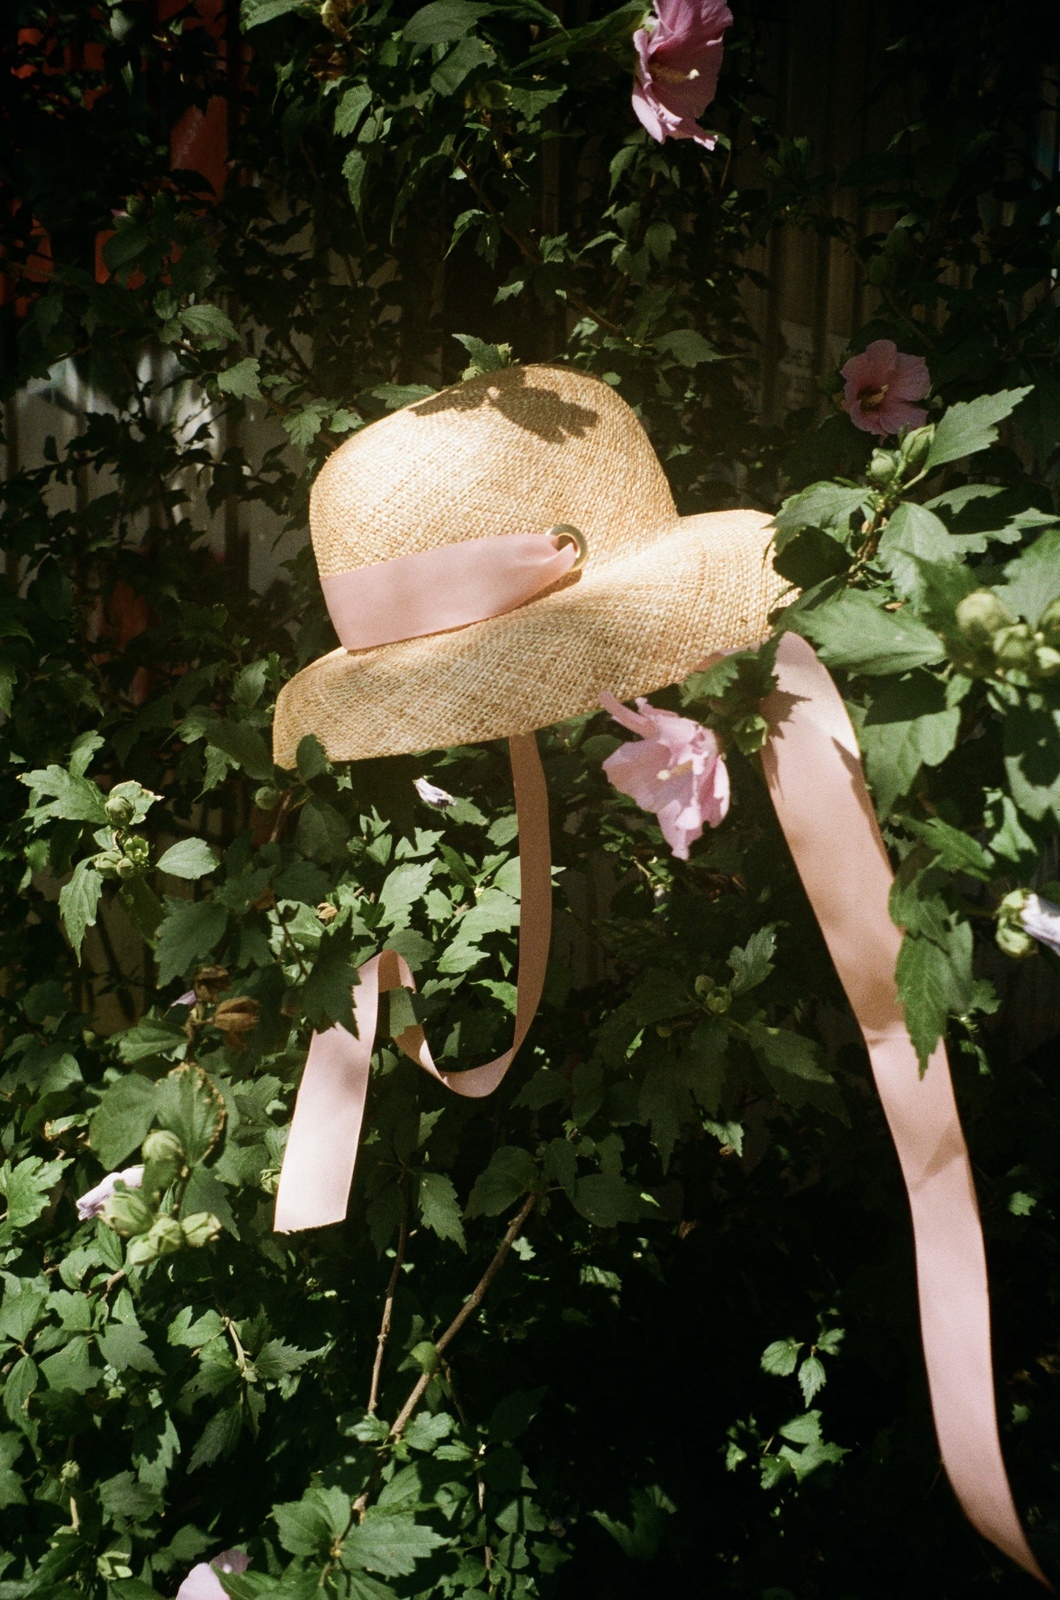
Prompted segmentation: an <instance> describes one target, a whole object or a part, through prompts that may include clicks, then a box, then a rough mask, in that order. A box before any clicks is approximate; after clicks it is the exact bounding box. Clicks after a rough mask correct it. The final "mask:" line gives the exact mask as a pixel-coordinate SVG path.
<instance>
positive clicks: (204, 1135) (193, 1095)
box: [155, 1062, 225, 1167]
mask: <svg viewBox="0 0 1060 1600" xmlns="http://www.w3.org/2000/svg"><path fill="white" fill-rule="evenodd" d="M155 1115H156V1117H157V1119H158V1125H159V1127H160V1128H167V1129H168V1130H169V1132H170V1133H175V1134H176V1136H177V1138H178V1139H179V1140H180V1142H181V1144H182V1145H183V1146H184V1154H185V1157H186V1159H187V1163H188V1165H189V1166H191V1167H194V1166H198V1164H199V1163H200V1162H201V1161H205V1160H206V1157H207V1156H208V1155H209V1153H210V1151H211V1150H212V1149H213V1147H214V1145H215V1144H216V1143H217V1140H218V1139H219V1138H220V1136H221V1129H222V1128H223V1127H224V1122H225V1103H224V1099H223V1098H222V1096H221V1093H220V1091H219V1090H218V1089H217V1088H216V1087H215V1085H214V1084H213V1082H212V1081H211V1079H210V1078H209V1077H208V1076H207V1075H206V1073H205V1072H204V1071H203V1069H202V1068H201V1067H200V1066H197V1065H196V1064H195V1063H194V1062H188V1063H186V1064H185V1065H183V1066H180V1067H175V1068H174V1069H173V1071H172V1072H170V1073H168V1074H167V1075H166V1077H164V1078H163V1079H162V1081H161V1083H159V1084H158V1085H157V1087H156V1090H155Z"/></svg>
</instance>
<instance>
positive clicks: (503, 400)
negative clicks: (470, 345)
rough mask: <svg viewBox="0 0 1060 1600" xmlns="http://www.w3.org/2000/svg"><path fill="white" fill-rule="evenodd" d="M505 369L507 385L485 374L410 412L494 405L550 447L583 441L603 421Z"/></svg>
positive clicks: (512, 369)
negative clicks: (570, 441)
mask: <svg viewBox="0 0 1060 1600" xmlns="http://www.w3.org/2000/svg"><path fill="white" fill-rule="evenodd" d="M502 370H503V374H504V381H503V382H498V381H497V380H498V377H499V374H498V373H495V372H487V373H483V374H482V376H481V377H479V378H471V379H469V380H468V381H467V382H466V383H462V384H460V385H459V386H458V387H456V388H452V389H443V390H442V392H441V394H436V395H431V397H430V398H429V399H427V400H420V401H418V402H417V403H416V404H415V405H412V406H410V407H409V408H408V409H409V411H410V412H411V413H412V414H413V415H414V416H418V417H419V416H424V417H426V416H433V415H434V414H435V413H436V412H439V411H474V410H475V409H476V408H477V407H478V406H481V405H491V406H493V407H495V409H496V410H498V411H500V412H501V413H502V415H503V416H505V417H507V419H508V421H509V422H514V423H515V425H516V427H518V428H526V429H527V431H528V432H530V433H536V434H537V436H538V438H539V439H544V440H545V441H546V443H548V444H562V443H563V441H564V439H568V438H581V437H582V436H583V435H584V434H586V433H588V431H589V429H590V428H591V427H592V426H593V424H594V423H595V422H598V421H599V417H600V414H599V412H597V411H593V410H592V409H591V407H589V406H581V405H578V404H577V403H576V402H575V401H573V400H564V399H563V398H562V397H561V396H560V395H558V394H556V392H555V391H554V390H553V389H544V388H538V387H537V386H536V385H534V384H532V383H530V382H528V381H527V378H526V376H525V372H524V369H523V368H520V367H505V368H503V369H502ZM538 370H540V369H538ZM560 370H563V369H560ZM517 375H518V376H517Z"/></svg>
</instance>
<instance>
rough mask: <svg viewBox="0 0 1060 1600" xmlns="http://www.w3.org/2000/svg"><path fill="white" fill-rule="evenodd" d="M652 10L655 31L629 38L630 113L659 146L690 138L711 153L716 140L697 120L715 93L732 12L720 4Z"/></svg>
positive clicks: (659, 4)
mask: <svg viewBox="0 0 1060 1600" xmlns="http://www.w3.org/2000/svg"><path fill="white" fill-rule="evenodd" d="M655 11H656V20H655V23H654V26H653V27H651V28H638V29H637V32H636V33H635V34H634V35H633V44H634V46H635V48H636V51H637V80H636V83H635V84H634V86H633V110H634V111H635V112H636V114H637V116H638V118H639V119H640V121H641V122H642V123H643V125H644V126H645V128H647V130H648V132H649V133H650V134H651V136H652V138H653V139H658V141H659V143H660V144H662V143H663V142H664V140H666V139H694V140H695V141H696V143H697V144H701V145H703V146H705V148H706V149H708V150H713V148H714V146H715V144H716V143H717V139H716V138H715V136H714V134H712V133H707V132H705V131H704V129H702V128H701V127H700V126H699V123H698V121H697V118H699V117H701V116H702V115H703V113H704V111H705V110H706V109H707V107H708V106H709V105H710V102H711V101H712V100H713V98H714V96H715V94H716V92H717V88H718V73H719V71H720V70H721V58H722V54H723V46H722V35H723V34H724V32H725V29H726V28H728V27H729V26H730V25H731V23H732V12H731V11H730V10H729V8H728V6H727V5H725V4H724V0H656V6H655Z"/></svg>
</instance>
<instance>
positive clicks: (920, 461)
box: [901, 422, 935, 468]
mask: <svg viewBox="0 0 1060 1600" xmlns="http://www.w3.org/2000/svg"><path fill="white" fill-rule="evenodd" d="M934 437H935V427H934V424H933V423H930V422H929V423H928V425H927V427H926V428H914V429H913V430H912V432H911V433H907V434H906V436H905V438H904V439H903V440H902V443H901V452H902V457H903V459H904V461H905V462H906V465H907V466H910V467H914V468H915V467H922V466H923V465H924V462H925V461H926V459H927V453H928V451H929V450H930V449H931V444H932V440H933V439H934Z"/></svg>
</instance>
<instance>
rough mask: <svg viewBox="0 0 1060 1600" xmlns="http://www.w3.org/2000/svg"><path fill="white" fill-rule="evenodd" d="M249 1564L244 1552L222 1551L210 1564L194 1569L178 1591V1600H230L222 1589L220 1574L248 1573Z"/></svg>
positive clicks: (204, 1562)
mask: <svg viewBox="0 0 1060 1600" xmlns="http://www.w3.org/2000/svg"><path fill="white" fill-rule="evenodd" d="M248 1566H249V1562H248V1560H247V1557H246V1556H245V1555H244V1554H243V1552H242V1550H222V1551H221V1554H220V1555H219V1556H214V1558H213V1560H212V1561H210V1562H206V1561H200V1562H199V1564H198V1566H196V1567H192V1569H191V1571H190V1572H189V1573H188V1576H187V1577H186V1578H185V1579H184V1582H183V1583H182V1584H181V1586H180V1588H179V1589H178V1590H177V1600H228V1595H227V1594H226V1592H225V1590H224V1589H223V1588H222V1587H221V1582H220V1579H219V1578H218V1576H217V1574H218V1573H219V1572H246V1570H247V1567H248Z"/></svg>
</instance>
